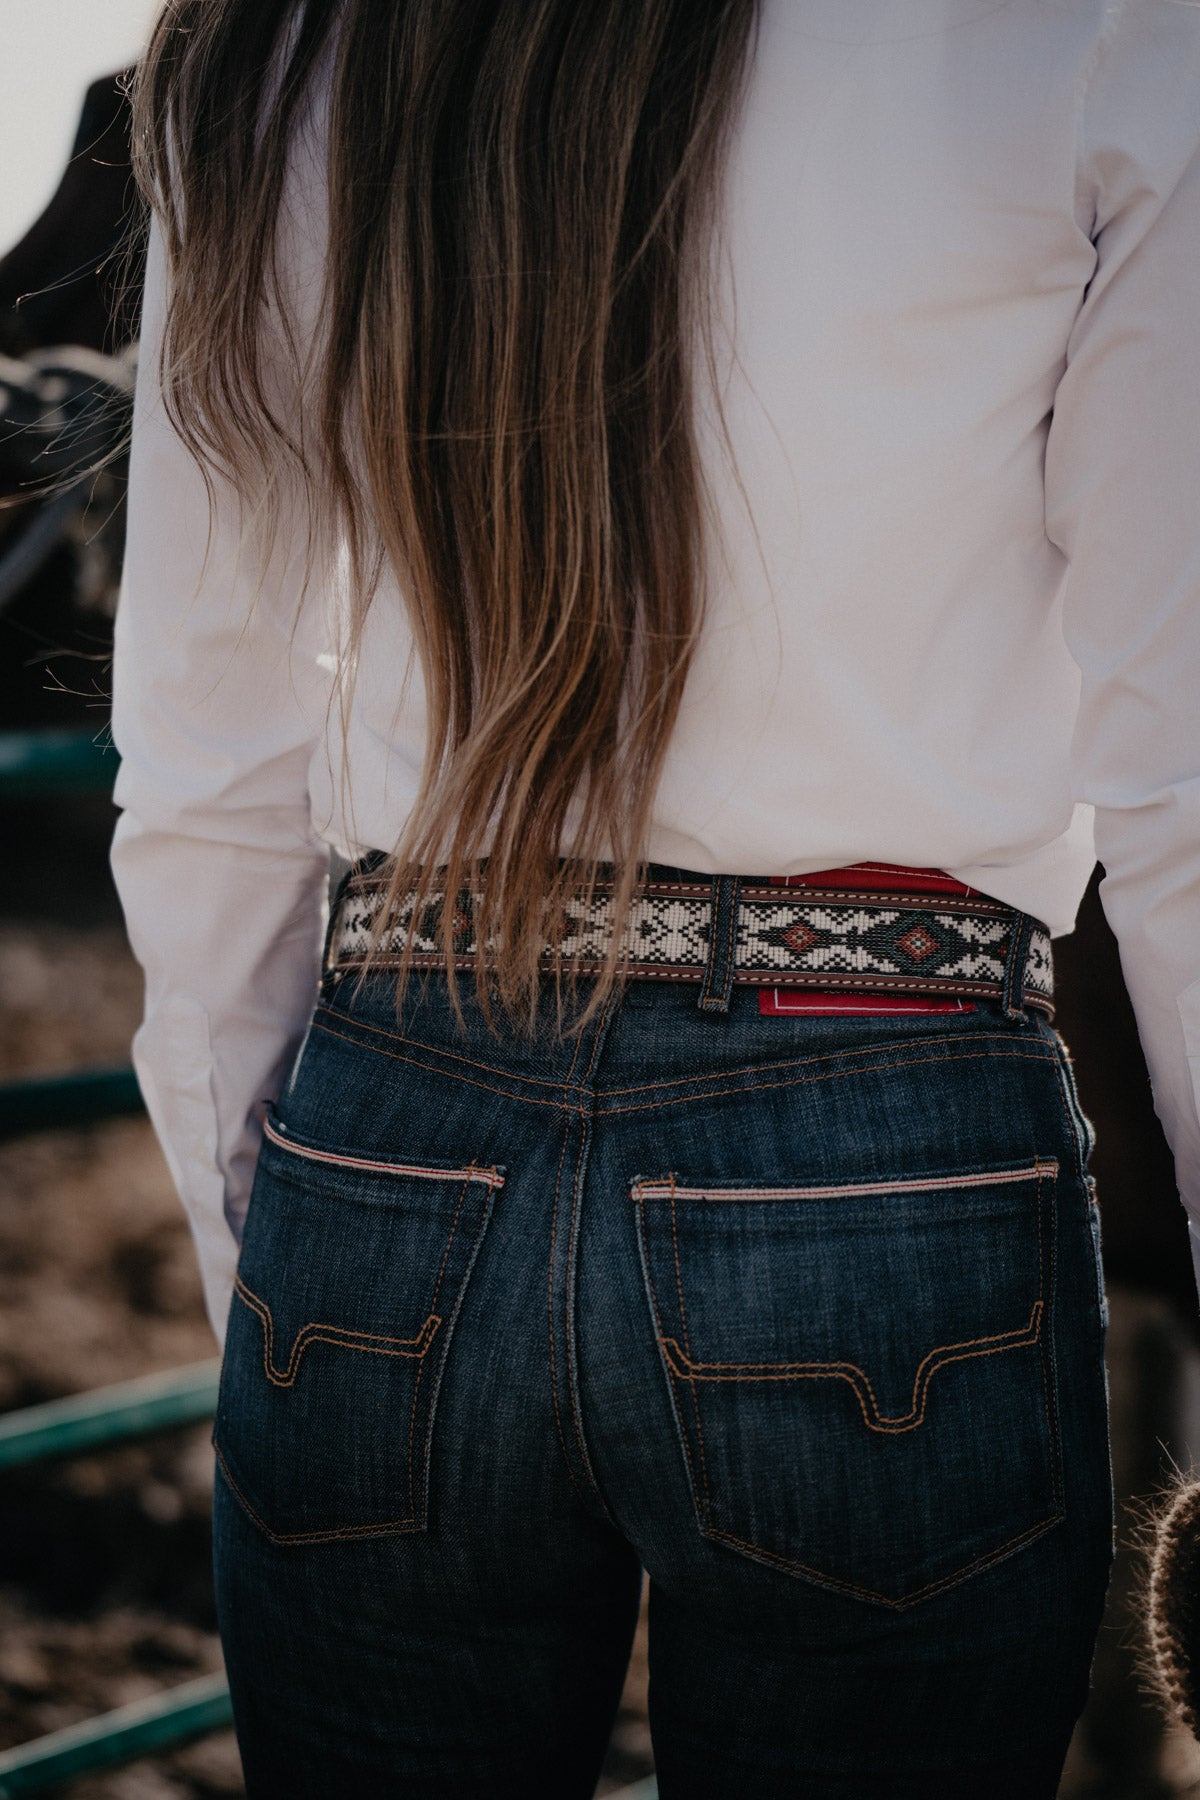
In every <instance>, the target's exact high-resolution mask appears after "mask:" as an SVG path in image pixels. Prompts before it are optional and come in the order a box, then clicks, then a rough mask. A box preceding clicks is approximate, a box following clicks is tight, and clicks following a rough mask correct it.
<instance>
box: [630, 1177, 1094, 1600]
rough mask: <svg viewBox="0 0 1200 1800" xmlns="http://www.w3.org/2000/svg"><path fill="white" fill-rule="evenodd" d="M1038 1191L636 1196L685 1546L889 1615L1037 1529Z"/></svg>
mask: <svg viewBox="0 0 1200 1800" xmlns="http://www.w3.org/2000/svg"><path fill="white" fill-rule="evenodd" d="M1056 1175H1057V1168H1056V1165H1055V1164H1053V1163H1049V1162H1034V1163H1029V1164H1025V1165H1023V1166H1020V1167H1008V1168H999V1169H993V1170H972V1171H969V1172H964V1173H957V1174H947V1173H938V1174H930V1175H921V1176H917V1177H911V1178H904V1179H898V1180H888V1179H880V1180H874V1181H872V1180H865V1181H857V1182H853V1183H849V1184H845V1185H841V1184H836V1183H829V1184H825V1185H813V1184H810V1185H805V1186H794V1187H793V1186H786V1185H781V1186H778V1187H761V1186H759V1187H751V1186H748V1185H746V1186H738V1185H735V1184H731V1183H729V1182H727V1181H726V1182H720V1183H714V1184H709V1185H706V1184H705V1183H703V1182H698V1181H693V1180H687V1179H685V1178H684V1177H682V1176H667V1177H666V1178H664V1179H661V1180H641V1181H638V1182H637V1183H636V1184H635V1186H634V1188H633V1198H634V1200H635V1202H636V1207H637V1216H638V1221H639V1237H640V1246H641V1253H642V1264H643V1272H644V1276H645V1283H646V1291H647V1297H648V1301H649V1305H650V1311H651V1315H652V1319H653V1327H654V1333H655V1336H656V1338H657V1341H658V1348H659V1352H660V1356H661V1360H662V1366H663V1370H664V1373H665V1376H666V1380H667V1384H668V1387H669V1389H670V1394H671V1401H672V1406H673V1409H674V1414H675V1419H676V1423H677V1426H678V1432H679V1439H680V1444H681V1447H682V1452H683V1458H684V1462H685V1465H686V1472H687V1475H688V1479H689V1482H690V1485H691V1489H692V1494H693V1498H694V1503H695V1510H696V1516H697V1520H698V1523H699V1527H700V1530H701V1531H702V1532H703V1533H704V1535H705V1536H706V1537H708V1538H710V1539H711V1540H713V1541H715V1542H717V1543H721V1544H724V1545H726V1546H727V1547H728V1548H730V1549H731V1550H735V1551H738V1552H740V1553H742V1554H743V1555H746V1556H749V1557H752V1558H755V1559H757V1560H759V1561H761V1562H764V1563H767V1564H769V1565H771V1566H772V1567H774V1568H777V1569H780V1570H783V1571H785V1572H787V1573H789V1574H791V1575H795V1576H798V1577H800V1578H804V1579H808V1580H810V1581H813V1582H816V1583H818V1584H820V1585H822V1586H825V1587H829V1588H832V1589H835V1590H838V1591H840V1592H844V1593H847V1594H852V1595H856V1596H857V1597H858V1598H860V1599H862V1600H865V1601H868V1602H874V1603H876V1604H879V1605H884V1606H890V1607H904V1606H909V1605H912V1604H914V1603H915V1602H917V1601H919V1600H922V1599H925V1598H927V1597H930V1596H932V1595H933V1594H936V1593H939V1592H941V1591H943V1590H944V1589H946V1588H947V1587H950V1586H952V1585H953V1584H955V1583H957V1582H959V1581H962V1580H964V1579H966V1577H968V1576H969V1575H971V1574H972V1573H974V1572H976V1571H978V1570H982V1569H984V1568H987V1567H989V1566H990V1565H991V1564H993V1563H995V1562H996V1561H998V1560H999V1559H1000V1558H1002V1557H1004V1556H1007V1555H1010V1554H1012V1553H1013V1552H1015V1551H1016V1550H1018V1549H1020V1547H1021V1546H1022V1545H1024V1544H1027V1543H1030V1542H1031V1541H1032V1540H1033V1539H1034V1538H1036V1537H1038V1536H1039V1535H1040V1534H1041V1533H1042V1532H1044V1531H1047V1530H1048V1529H1049V1528H1050V1527H1051V1526H1053V1525H1054V1524H1056V1523H1057V1522H1058V1520H1059V1519H1060V1518H1061V1517H1062V1500H1061V1466H1060V1455H1059V1442H1058V1430H1057V1423H1056V1415H1055V1407H1054V1383H1053V1367H1052V1355H1051V1331H1050V1307H1051V1302H1052V1283H1051V1270H1052V1243H1053V1230H1054V1214H1053V1203H1054V1192H1055V1180H1056Z"/></svg>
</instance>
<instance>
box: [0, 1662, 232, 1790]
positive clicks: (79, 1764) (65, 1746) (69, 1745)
mask: <svg viewBox="0 0 1200 1800" xmlns="http://www.w3.org/2000/svg"><path fill="white" fill-rule="evenodd" d="M232 1723H233V1712H232V1710H231V1708H230V1704H229V1688H228V1686H227V1685H226V1682H225V1677H224V1676H223V1675H202V1676H201V1677H200V1679H199V1680H198V1681H188V1682H185V1683H184V1684H183V1685H182V1686H181V1687H177V1688H172V1689H171V1690H170V1691H169V1692H167V1693H165V1694H155V1695H154V1697H153V1698H152V1699H150V1700H137V1701H135V1702H134V1704H133V1705H132V1706H122V1707H118V1709H117V1710H116V1712H110V1713H102V1714H101V1715H100V1717H99V1718H96V1719H85V1720H84V1721H83V1722H82V1723H81V1724H79V1725H68V1726H66V1727H65V1728H64V1729H63V1730H62V1731H52V1732H51V1733H50V1735H49V1737H42V1738H35V1739H34V1740H33V1742H32V1743H29V1744H20V1745H18V1747H17V1748H16V1749H15V1750H4V1751H0V1800H10V1797H15V1796H16V1795H18V1794H44V1793H45V1792H46V1791H47V1790H48V1789H50V1788H56V1787H61V1786H62V1784H63V1783H64V1782H66V1781H74V1780H76V1779H77V1778H78V1777H79V1776H81V1775H93V1774H95V1772H96V1770H97V1769H110V1768H113V1767H114V1766H115V1765H116V1764H118V1763H126V1762H135V1761H136V1760H137V1759H138V1758H139V1757H142V1756H151V1755H153V1754H154V1752H155V1751H158V1750H168V1749H170V1750H174V1749H178V1747H179V1746H180V1745H181V1744H186V1743H190V1742H191V1741H192V1740H193V1739H194V1738H198V1737H206V1736H207V1735H208V1733H209V1732H210V1731H222V1730H224V1729H225V1727H226V1726H228V1725H231V1724H232Z"/></svg>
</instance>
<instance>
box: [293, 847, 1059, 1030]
mask: <svg viewBox="0 0 1200 1800" xmlns="http://www.w3.org/2000/svg"><path fill="white" fill-rule="evenodd" d="M383 895H384V883H383V881H382V879H381V878H378V877H373V876H372V875H371V874H369V873H368V874H362V875H359V874H355V875H353V876H351V877H350V879H349V881H348V883H347V886H346V887H345V888H344V889H343V892H342V896H341V900H340V902H339V905H338V909H337V915H336V917H335V918H334V920H333V924H332V928H331V932H330V948H329V957H328V964H329V967H330V968H333V967H335V966H341V967H355V966H361V965H362V964H363V963H364V962H365V960H366V957H367V952H368V950H369V949H370V946H371V942H372V938H373V936H374V932H375V925H376V921H377V919H378V917H379V911H380V907H381V905H382V901H383ZM446 903H447V902H446V896H445V894H433V895H430V896H429V897H428V899H427V900H426V902H425V904H424V906H423V908H422V913H421V917H420V918H418V919H414V917H413V906H412V901H411V899H410V900H409V901H407V902H402V903H401V905H400V908H399V911H398V913H397V915H396V918H395V919H394V921H393V923H392V925H391V926H390V928H389V930H388V932H387V934H386V936H385V937H384V939H383V941H382V943H381V945H380V948H379V951H378V952H377V954H376V963H377V966H380V967H387V966H388V964H389V962H391V963H394V962H395V961H396V960H398V957H399V955H400V953H401V951H402V950H403V947H404V945H405V943H406V942H409V941H411V943H412V947H413V956H412V966H413V967H414V968H432V967H440V966H441V965H442V961H443V952H442V950H441V941H440V929H441V920H442V916H443V910H444V908H445V906H446ZM475 904H476V897H475V895H473V894H472V893H469V892H464V893H461V894H459V895H458V896H457V897H456V898H455V900H454V902H453V905H454V950H455V963H456V965H457V966H458V967H461V968H464V969H466V968H470V967H472V966H473V965H474V958H475V952H476V949H477V945H476V938H475V924H474V915H475ZM712 915H713V903H712V889H711V887H710V886H709V884H708V883H707V882H704V883H699V882H673V881H656V882H649V883H647V885H646V887H645V889H644V890H643V892H642V894H641V895H639V897H638V898H637V899H635V900H634V902H633V905H632V906H631V907H630V908H629V910H628V912H627V914H626V916H625V918H624V919H623V920H620V921H618V919H617V918H616V916H615V906H614V902H613V899H612V895H611V893H610V892H608V891H606V889H605V887H604V886H603V885H598V887H597V890H596V893H595V895H594V897H593V898H592V900H591V901H590V902H587V901H585V900H583V899H582V898H580V899H579V900H577V901H568V902H567V904H566V906H565V908H564V914H563V918H562V921H561V928H560V932H559V936H558V944H557V950H558V953H559V955H560V956H561V958H562V961H563V963H564V964H566V965H568V966H569V967H572V968H574V969H576V970H577V971H578V972H579V973H581V974H584V973H588V972H589V971H593V972H594V971H595V970H596V969H597V968H599V967H600V965H601V964H602V963H603V961H604V958H605V956H606V954H607V952H608V949H609V946H610V944H611V943H612V939H613V935H614V933H618V934H619V937H620V954H621V956H622V958H623V964H624V967H625V969H626V970H627V972H628V974H629V975H631V976H633V977H635V978H637V979H640V980H646V981H700V980H702V979H703V976H704V970H705V965H706V962H707V959H708V949H709V936H710V932H711V926H712ZM1024 916H1025V915H1023V914H1022V913H1020V912H1018V911H1016V910H1015V909H1014V908H1013V907H1011V906H1004V905H1002V904H1001V902H1000V901H998V900H988V899H985V898H983V897H981V896H978V897H972V898H967V897H959V896H948V895H945V894H915V893H914V894H903V893H901V894H896V893H888V892H882V891H881V892H879V893H872V892H869V891H867V892H863V891H860V890H856V889H844V890H843V889H836V888H833V889H831V888H822V889H809V890H804V889H799V888H781V887H776V886H773V885H772V886H763V885H761V884H755V883H749V882H748V883H745V884H744V885H743V886H742V888H741V890H740V893H739V897H738V912H737V920H736V925H735V938H734V957H733V968H734V974H733V978H734V980H735V982H739V983H753V984H754V985H756V986H760V987H761V986H778V987H799V988H803V987H810V988H822V989H829V988H832V989H839V988H842V989H846V990H851V991H852V990H855V989H869V990H871V991H873V992H880V993H888V992H893V993H909V994H912V993H921V994H946V995H961V996H966V997H970V998H976V999H987V998H992V997H995V996H997V995H998V994H999V993H1000V991H1001V988H1002V984H1003V980H1004V970H1005V967H1006V960H1007V957H1008V949H1009V945H1010V943H1011V941H1012V934H1013V931H1014V929H1015V928H1016V926H1017V925H1018V924H1019V923H1020V922H1021V920H1022V919H1023V918H1024ZM552 955H553V949H552V948H551V947H549V946H548V948H547V957H548V959H549V958H550V957H552ZM1053 986H1054V984H1053V968H1052V962H1051V952H1050V934H1049V932H1048V931H1047V930H1046V928H1045V926H1044V925H1042V924H1041V923H1040V922H1038V921H1034V922H1033V930H1032V934H1031V938H1030V944H1029V952H1028V955H1027V957H1026V962H1025V975H1024V995H1023V1003H1024V1004H1025V1005H1028V1006H1037V1007H1040V1008H1041V1009H1042V1010H1043V1011H1045V1012H1047V1013H1050V1014H1053V1011H1054V1002H1053Z"/></svg>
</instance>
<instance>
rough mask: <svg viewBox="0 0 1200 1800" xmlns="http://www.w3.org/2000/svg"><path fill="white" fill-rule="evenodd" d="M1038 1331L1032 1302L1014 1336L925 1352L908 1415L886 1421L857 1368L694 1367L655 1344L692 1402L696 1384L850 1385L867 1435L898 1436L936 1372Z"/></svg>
mask: <svg viewBox="0 0 1200 1800" xmlns="http://www.w3.org/2000/svg"><path fill="white" fill-rule="evenodd" d="M1041 1328H1042V1302H1041V1300H1035V1301H1034V1305H1033V1311H1032V1312H1031V1313H1030V1315H1029V1323H1028V1324H1027V1325H1023V1326H1021V1327H1020V1328H1019V1329H1017V1330H1014V1331H998V1332H995V1333H993V1334H992V1335H991V1336H990V1337H978V1338H965V1339H964V1340H963V1342H962V1343H961V1344H939V1345H938V1346H937V1348H936V1349H933V1350H929V1351H927V1352H926V1354H925V1355H924V1356H923V1357H922V1358H921V1360H920V1362H919V1363H918V1364H917V1373H916V1376H915V1377H914V1380H913V1397H912V1407H911V1409H910V1410H909V1411H908V1412H906V1413H897V1414H895V1415H894V1416H890V1417H889V1416H888V1415H887V1414H885V1413H882V1412H880V1410H879V1402H878V1400H877V1399H876V1398H875V1391H874V1389H873V1388H872V1386H871V1378H870V1376H869V1375H868V1374H867V1372H866V1370H865V1369H860V1368H859V1366H858V1364H857V1363H841V1362H810V1363H697V1362H692V1360H691V1358H690V1357H688V1356H685V1355H683V1354H682V1353H681V1352H680V1349H679V1345H678V1343H677V1342H676V1340H675V1339H674V1338H662V1339H660V1342H661V1343H662V1346H663V1349H664V1351H665V1353H666V1356H667V1360H668V1363H670V1364H671V1365H672V1373H673V1374H674V1375H676V1376H677V1377H678V1378H679V1379H680V1380H681V1381H687V1382H689V1383H691V1384H692V1393H693V1396H694V1395H695V1383H696V1382H697V1381H805V1380H809V1379H817V1380H819V1379H822V1378H825V1377H833V1378H835V1379H838V1380H841V1381H848V1382H849V1383H850V1385H851V1387H852V1388H853V1389H854V1392H855V1395H856V1397H857V1399H858V1404H859V1407H860V1408H861V1410H862V1415H863V1419H864V1421H865V1423H866V1424H867V1425H869V1426H870V1428H871V1430H872V1431H886V1432H899V1431H913V1430H915V1429H916V1427H917V1426H918V1425H921V1424H923V1423H924V1419H925V1410H926V1405H927V1402H928V1397H929V1384H930V1382H931V1381H932V1379H933V1377H934V1375H935V1374H936V1373H937V1371H938V1370H939V1369H941V1368H944V1367H945V1366H946V1364H947V1363H953V1362H966V1361H968V1360H969V1359H970V1358H971V1357H974V1356H997V1355H999V1354H1000V1353H1001V1352H1002V1351H1005V1350H1018V1349H1021V1348H1023V1347H1025V1346H1026V1345H1029V1344H1036V1343H1037V1341H1038V1338H1039V1336H1040V1335H1041ZM679 1363H683V1364H685V1365H686V1366H685V1367H684V1368H682V1369H681V1368H679V1367H677V1366H676V1365H678V1364H679ZM860 1382H861V1386H860ZM864 1388H865V1389H866V1396H867V1398H869V1400H870V1412H868V1410H867V1398H864V1395H863V1389H864ZM872 1414H873V1415H874V1417H872V1416H871V1415H872Z"/></svg>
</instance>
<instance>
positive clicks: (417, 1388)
mask: <svg viewBox="0 0 1200 1800" xmlns="http://www.w3.org/2000/svg"><path fill="white" fill-rule="evenodd" d="M471 1179H472V1178H471V1176H470V1175H468V1176H467V1177H466V1179H465V1180H464V1182H463V1184H462V1188H461V1190H460V1191H459V1196H458V1205H457V1206H456V1207H455V1209H454V1219H453V1222H452V1224H451V1226H450V1236H449V1237H448V1238H447V1239H446V1248H445V1249H444V1250H443V1251H442V1260H441V1264H440V1265H439V1268H438V1272H437V1280H436V1281H435V1282H434V1284H433V1299H432V1300H431V1301H430V1302H429V1307H430V1316H431V1317H432V1316H433V1309H434V1307H436V1305H437V1303H438V1295H439V1294H440V1293H441V1291H442V1276H443V1275H444V1274H445V1272H446V1258H447V1257H448V1256H449V1254H450V1246H451V1245H452V1244H453V1242H454V1234H455V1232H456V1231H457V1230H458V1220H459V1215H460V1214H461V1212H462V1208H463V1201H464V1200H465V1199H466V1197H467V1189H468V1188H469V1187H470V1185H471ZM424 1373H425V1359H424V1357H422V1359H421V1366H420V1368H419V1369H418V1370H417V1379H416V1380H415V1381H414V1382H413V1397H412V1406H411V1408H410V1409H409V1414H408V1504H409V1509H410V1510H411V1512H412V1515H413V1517H414V1518H416V1516H417V1502H416V1497H415V1496H414V1494H413V1434H414V1432H415V1431H416V1425H417V1401H418V1399H419V1398H420V1394H421V1377H422V1376H423V1375H424ZM425 1477H426V1470H425V1469H422V1474H421V1504H422V1506H424V1503H425Z"/></svg>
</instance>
